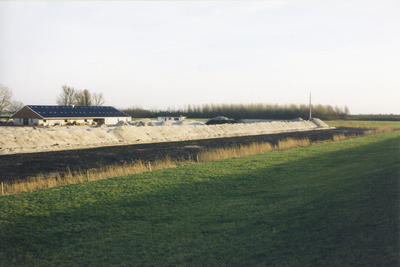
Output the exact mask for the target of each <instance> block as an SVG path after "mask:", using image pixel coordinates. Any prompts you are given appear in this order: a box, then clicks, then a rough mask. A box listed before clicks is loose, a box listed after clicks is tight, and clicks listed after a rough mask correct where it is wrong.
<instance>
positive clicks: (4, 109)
mask: <svg viewBox="0 0 400 267" xmlns="http://www.w3.org/2000/svg"><path fill="white" fill-rule="evenodd" d="M23 106H24V104H23V103H22V102H20V101H16V100H14V99H13V92H12V90H11V89H10V88H8V87H7V86H5V85H3V84H0V114H2V113H10V114H12V113H15V112H17V111H18V110H20V109H21V108H22V107H23Z"/></svg>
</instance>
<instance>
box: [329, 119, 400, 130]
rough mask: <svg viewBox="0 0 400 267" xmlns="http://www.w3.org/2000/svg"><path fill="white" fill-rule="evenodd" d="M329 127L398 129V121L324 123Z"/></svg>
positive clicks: (340, 121)
mask: <svg viewBox="0 0 400 267" xmlns="http://www.w3.org/2000/svg"><path fill="white" fill-rule="evenodd" d="M324 122H325V123H326V124H328V125H329V126H331V127H355V128H378V127H381V126H385V125H388V126H391V127H394V128H396V129H400V121H357V120H355V121H351V120H334V121H324Z"/></svg>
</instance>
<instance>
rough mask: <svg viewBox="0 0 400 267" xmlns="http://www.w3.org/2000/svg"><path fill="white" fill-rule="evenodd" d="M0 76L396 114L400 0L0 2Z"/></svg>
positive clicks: (154, 101)
mask: <svg viewBox="0 0 400 267" xmlns="http://www.w3.org/2000/svg"><path fill="white" fill-rule="evenodd" d="M0 84H3V85H5V86H7V87H8V88H10V89H11V90H12V92H13V95H14V99H15V100H17V101H21V102H23V103H24V104H25V105H28V104H29V105H55V104H56V98H57V96H58V95H60V93H61V86H62V85H67V86H70V87H74V88H75V89H77V90H83V89H88V90H89V91H90V92H92V93H103V95H104V99H105V105H108V106H114V107H117V108H129V107H142V108H145V109H158V110H160V109H167V108H168V107H171V108H172V107H174V108H185V107H186V105H189V104H190V105H193V104H210V103H214V104H223V103H224V104H250V103H264V104H279V105H284V104H307V105H308V103H309V97H310V93H311V94H312V102H313V104H322V105H331V106H338V107H344V106H347V107H348V108H349V110H350V113H351V114H400V1H397V0H395V1H386V0H379V1H351V0H346V1H341V0H337V1H315V0H311V1H302V0H296V1H268V0H266V1H121V2H117V1H85V2H83V1H55V2H54V1H34V2H18V1H17V2H12V1H11V2H7V1H6V2H0Z"/></svg>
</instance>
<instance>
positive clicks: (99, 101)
mask: <svg viewBox="0 0 400 267" xmlns="http://www.w3.org/2000/svg"><path fill="white" fill-rule="evenodd" d="M92 99H93V106H96V107H99V106H102V105H103V104H104V102H105V101H104V97H103V93H93V94H92Z"/></svg>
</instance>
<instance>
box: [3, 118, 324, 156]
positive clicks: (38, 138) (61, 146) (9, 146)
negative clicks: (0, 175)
mask: <svg viewBox="0 0 400 267" xmlns="http://www.w3.org/2000/svg"><path fill="white" fill-rule="evenodd" d="M327 128H329V126H327V125H326V124H324V123H323V122H322V121H321V120H318V119H313V120H308V121H305V120H293V121H270V122H254V123H239V124H223V125H204V122H198V121H181V122H157V121H150V120H144V121H138V122H132V123H131V124H128V123H126V122H121V124H118V125H115V126H110V127H106V126H101V127H97V126H66V127H61V126H56V127H0V155H6V154H19V153H36V152H44V151H59V150H70V149H72V150H74V149H82V148H93V147H104V146H115V145H127V144H144V143H156V142H171V141H186V140H199V139H210V138H221V137H233V136H250V135H261V134H272V133H283V132H298V131H309V130H315V129H327Z"/></svg>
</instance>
